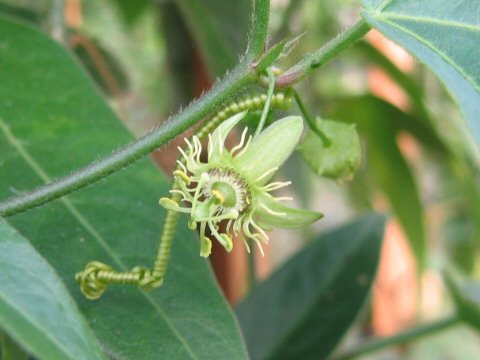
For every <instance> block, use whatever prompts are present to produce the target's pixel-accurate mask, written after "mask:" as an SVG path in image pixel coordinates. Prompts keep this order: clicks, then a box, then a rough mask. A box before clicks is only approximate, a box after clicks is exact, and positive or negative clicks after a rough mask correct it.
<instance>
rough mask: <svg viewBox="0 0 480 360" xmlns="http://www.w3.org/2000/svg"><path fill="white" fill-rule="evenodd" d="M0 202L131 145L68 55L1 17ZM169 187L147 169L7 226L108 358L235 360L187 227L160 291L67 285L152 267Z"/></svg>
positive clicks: (229, 324)
mask: <svg viewBox="0 0 480 360" xmlns="http://www.w3.org/2000/svg"><path fill="white" fill-rule="evenodd" d="M0 68H1V69H2V71H1V72H0V98H1V99H2V101H0V119H1V120H0V121H1V123H2V127H1V128H0V154H1V155H0V171H1V174H2V176H0V197H1V198H6V197H8V196H11V195H13V194H15V193H18V192H21V191H24V190H28V189H31V188H33V187H35V186H37V185H39V184H41V183H44V182H47V181H49V180H50V179H52V178H55V177H58V176H62V175H66V174H68V173H69V172H70V171H71V170H72V169H74V168H76V167H79V166H82V165H85V164H86V163H89V162H90V161H92V160H94V159H95V158H97V157H98V156H102V155H108V154H109V153H110V152H111V150H112V149H114V148H115V147H117V146H119V145H120V144H124V143H126V142H128V141H130V140H131V136H130V135H129V134H128V132H127V131H126V130H125V129H124V127H123V126H122V125H121V124H120V122H119V121H118V120H117V119H116V117H115V116H114V114H113V113H112V111H111V110H110V109H109V108H108V107H107V106H106V104H105V103H104V101H103V100H102V99H101V98H100V97H99V95H98V93H97V92H96V91H95V89H93V87H92V84H91V81H90V80H89V79H87V77H86V76H85V74H84V73H83V72H82V71H81V70H80V69H79V67H78V66H77V65H76V64H75V62H74V61H73V60H72V58H71V57H70V56H69V55H68V54H67V53H66V52H65V51H64V50H63V49H62V48H60V47H59V46H58V45H56V44H54V43H53V42H52V41H51V40H49V39H47V38H46V37H45V36H44V35H42V34H40V33H38V32H36V31H35V30H33V29H31V28H28V27H25V26H23V25H20V24H17V23H14V22H11V21H8V20H3V19H2V20H0ZM167 192H168V183H167V181H166V180H165V179H164V178H163V177H162V176H161V175H160V174H159V172H158V171H157V170H156V169H155V168H154V167H153V166H152V164H151V163H150V162H149V161H148V160H145V159H144V160H141V161H139V162H137V163H136V164H134V165H132V166H130V167H129V168H128V169H126V170H124V171H122V172H121V173H119V174H117V175H113V176H111V177H109V178H108V180H107V181H103V182H101V183H99V184H96V185H95V186H93V187H90V188H86V189H83V190H81V191H78V192H76V193H74V194H71V195H69V196H68V197H65V198H63V199H61V200H57V201H55V202H52V203H49V204H48V205H45V206H43V207H41V208H36V209H33V210H30V211H28V212H26V213H22V214H19V215H17V216H15V217H13V218H10V219H9V221H10V223H11V224H13V225H14V226H15V227H16V228H17V229H18V230H19V231H20V232H21V233H22V234H23V235H24V236H25V237H27V238H29V239H30V240H31V241H32V243H33V245H34V246H35V247H36V248H37V249H38V251H39V252H40V253H41V254H42V255H43V256H44V257H45V258H46V259H47V260H48V261H49V262H50V264H51V265H52V266H53V267H54V268H55V269H56V271H57V272H58V274H59V275H60V277H61V278H62V280H63V282H64V283H65V285H66V286H67V288H68V290H69V291H70V293H71V295H72V296H73V297H74V299H75V301H76V302H77V304H78V306H79V308H80V309H81V311H82V313H83V314H84V315H85V317H86V318H87V320H88V322H89V323H90V326H91V328H92V330H93V331H94V333H95V335H96V337H97V338H98V340H99V341H100V342H101V344H102V346H103V347H104V349H105V350H106V352H107V353H108V355H109V356H110V357H112V358H115V359H117V358H118V359H119V358H121V359H158V358H168V359H203V358H221V357H223V356H226V357H228V358H231V359H245V358H246V353H245V349H244V345H243V341H242V339H241V336H240V333H239V331H238V327H237V325H236V323H235V320H234V318H233V315H232V313H231V312H230V311H229V309H228V307H227V304H226V302H225V300H224V299H223V297H222V296H221V295H220V292H219V289H218V287H217V285H216V283H215V282H214V281H213V279H212V274H211V271H210V269H209V268H208V266H207V265H206V262H205V261H204V260H202V259H201V258H200V257H199V256H198V252H199V246H198V243H197V242H196V241H195V236H194V235H193V233H192V232H191V231H188V230H187V229H186V225H185V219H183V218H182V219H181V221H180V225H179V226H180V230H179V231H178V234H177V236H176V241H175V243H174V246H173V249H172V259H171V263H170V266H169V272H168V274H167V277H166V280H165V284H164V286H163V287H162V288H161V289H158V290H156V291H154V292H151V293H146V292H144V291H140V290H138V289H136V288H134V287H125V286H117V287H112V288H110V289H108V290H107V292H106V293H105V294H104V296H103V297H102V298H101V299H100V300H98V301H96V302H91V301H88V300H86V299H85V298H84V297H83V295H82V294H81V293H80V291H79V288H78V284H76V282H75V281H74V274H75V272H77V271H79V270H81V269H82V268H83V267H84V266H85V264H86V263H87V262H88V261H91V260H99V261H103V262H106V263H109V264H111V265H113V266H114V267H115V268H116V269H118V270H127V269H129V268H131V267H133V266H135V265H143V266H147V267H148V266H150V265H151V262H152V261H153V257H154V255H155V253H156V249H155V248H156V242H157V239H158V237H159V234H160V230H161V225H162V222H163V219H164V212H163V211H162V210H161V208H160V207H159V206H158V198H159V197H160V196H161V195H166V194H167Z"/></svg>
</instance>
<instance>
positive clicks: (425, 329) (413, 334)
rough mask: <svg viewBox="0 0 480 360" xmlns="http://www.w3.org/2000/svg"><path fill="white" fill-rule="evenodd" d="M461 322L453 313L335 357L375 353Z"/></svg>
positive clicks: (346, 359) (344, 359)
mask: <svg viewBox="0 0 480 360" xmlns="http://www.w3.org/2000/svg"><path fill="white" fill-rule="evenodd" d="M460 322H461V320H460V319H459V318H458V316H456V315H452V316H451V317H447V318H445V319H442V320H438V321H436V322H433V323H430V324H426V325H421V326H418V327H415V328H413V329H409V330H406V331H405V332H402V333H400V334H397V335H394V336H390V337H386V338H380V339H378V340H371V341H370V342H367V343H364V344H361V345H360V346H358V347H357V348H355V349H353V350H351V351H348V352H345V353H343V354H340V355H338V356H337V357H335V358H334V360H350V359H355V358H358V357H360V356H362V355H365V354H369V353H373V352H375V351H379V350H382V349H384V348H387V347H390V346H395V345H400V344H404V343H406V342H408V341H412V340H418V339H419V338H420V337H422V336H426V335H431V334H435V333H437V332H439V331H442V330H445V329H448V328H450V327H452V326H454V325H457V324H459V323H460Z"/></svg>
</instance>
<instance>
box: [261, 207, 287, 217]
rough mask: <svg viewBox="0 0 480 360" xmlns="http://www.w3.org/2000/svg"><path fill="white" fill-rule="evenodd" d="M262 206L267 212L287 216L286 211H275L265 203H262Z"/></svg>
mask: <svg viewBox="0 0 480 360" xmlns="http://www.w3.org/2000/svg"><path fill="white" fill-rule="evenodd" d="M260 207H261V208H262V209H264V210H265V211H266V212H267V213H269V214H270V215H275V216H287V213H284V212H279V211H274V210H272V209H270V208H269V207H268V206H267V205H265V204H260Z"/></svg>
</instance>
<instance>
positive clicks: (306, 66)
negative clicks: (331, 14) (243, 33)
mask: <svg viewBox="0 0 480 360" xmlns="http://www.w3.org/2000/svg"><path fill="white" fill-rule="evenodd" d="M369 31H370V25H369V24H368V23H367V22H366V21H365V20H363V19H361V20H359V21H358V22H357V23H356V24H355V25H353V26H352V27H350V28H348V29H347V30H345V31H344V32H342V33H340V34H339V35H338V36H337V37H335V38H334V39H332V40H331V41H329V42H328V43H326V44H325V45H324V46H322V47H321V48H320V49H318V50H317V51H315V52H314V53H312V54H308V55H306V56H305V57H304V58H303V59H302V60H300V61H299V62H298V63H297V64H296V65H294V66H293V67H291V68H290V69H289V70H287V71H286V72H285V73H284V74H282V75H281V76H279V77H277V81H276V87H277V88H283V87H289V86H292V85H293V84H295V83H297V82H299V81H301V80H303V79H305V78H306V77H307V76H309V75H310V74H311V73H312V72H313V71H315V70H316V69H318V68H321V67H322V66H324V65H325V64H326V63H327V62H329V61H330V60H332V59H333V58H335V57H336V56H337V55H338V54H340V53H341V52H342V51H343V50H345V49H348V48H349V47H350V46H352V45H353V44H355V43H356V42H357V41H359V40H360V39H362V38H363V37H364V36H365V34H366V33H367V32H369Z"/></svg>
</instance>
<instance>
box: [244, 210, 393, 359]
mask: <svg viewBox="0 0 480 360" xmlns="http://www.w3.org/2000/svg"><path fill="white" fill-rule="evenodd" d="M384 223H385V218H384V217H383V216H380V215H368V216H365V217H362V218H360V219H358V220H357V221H355V222H353V223H350V224H348V225H345V226H343V227H341V228H339V229H337V230H334V231H332V232H330V233H328V234H326V235H324V236H321V237H319V238H318V239H316V240H315V241H313V242H312V243H311V244H310V245H309V246H307V247H306V248H305V249H304V250H303V251H302V252H300V253H299V254H297V255H296V256H294V257H293V258H292V259H291V260H290V261H289V262H288V263H287V264H286V265H284V266H283V267H282V268H280V269H279V270H278V271H277V272H276V273H274V274H273V275H272V276H271V277H270V278H269V279H267V280H266V281H265V282H263V283H260V284H259V285H257V287H255V288H254V289H253V291H252V292H251V294H249V295H248V297H247V298H246V299H245V300H244V301H243V302H242V303H240V304H239V306H238V308H237V309H236V312H237V315H238V317H239V320H240V325H241V327H242V329H243V333H244V335H245V340H246V341H247V347H248V349H249V352H250V355H251V357H252V359H254V360H256V359H305V360H308V359H317V360H318V359H325V358H326V357H327V356H328V355H329V354H330V353H331V352H332V350H333V349H334V347H335V346H336V345H337V344H338V342H339V341H340V339H341V338H342V337H343V335H344V334H345V332H346V331H347V329H348V328H349V326H350V325H351V324H352V322H353V321H354V319H355V318H356V316H357V314H358V312H359V310H360V309H361V307H362V305H363V304H364V302H365V299H366V297H367V295H368V293H369V289H370V285H371V283H372V281H373V279H374V277H375V271H376V267H377V263H378V258H379V253H380V247H381V242H382V237H383V229H384Z"/></svg>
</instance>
